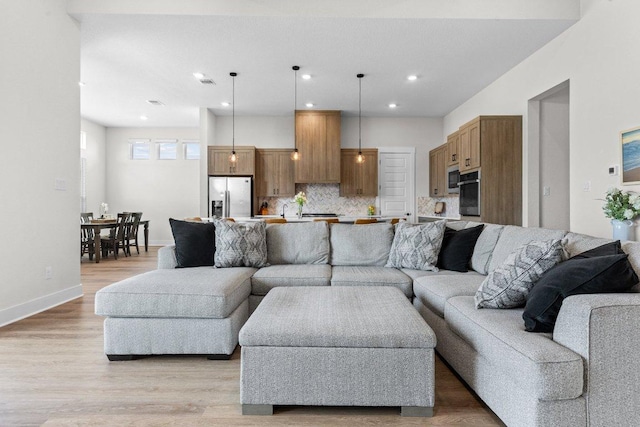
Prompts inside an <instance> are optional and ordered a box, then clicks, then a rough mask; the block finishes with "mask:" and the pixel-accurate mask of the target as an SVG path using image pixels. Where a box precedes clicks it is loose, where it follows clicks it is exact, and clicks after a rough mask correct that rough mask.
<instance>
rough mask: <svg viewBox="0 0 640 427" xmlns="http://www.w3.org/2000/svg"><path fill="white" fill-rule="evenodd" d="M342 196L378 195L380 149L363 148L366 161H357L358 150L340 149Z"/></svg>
mask: <svg viewBox="0 0 640 427" xmlns="http://www.w3.org/2000/svg"><path fill="white" fill-rule="evenodd" d="M340 154H341V159H340V196H341V197H347V196H368V197H376V196H377V195H378V150H377V149H374V148H367V149H364V150H362V155H363V156H364V159H365V160H364V163H357V162H356V158H357V157H358V150H357V149H355V148H343V149H342V150H340Z"/></svg>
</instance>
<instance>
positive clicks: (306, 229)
mask: <svg viewBox="0 0 640 427" xmlns="http://www.w3.org/2000/svg"><path fill="white" fill-rule="evenodd" d="M329 250H330V246H329V227H328V224H327V223H326V222H324V221H322V222H301V223H290V224H269V225H267V262H268V263H269V264H271V265H276V264H328V263H329Z"/></svg>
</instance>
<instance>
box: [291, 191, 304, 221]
mask: <svg viewBox="0 0 640 427" xmlns="http://www.w3.org/2000/svg"><path fill="white" fill-rule="evenodd" d="M293 201H294V202H295V204H297V205H298V218H302V207H303V206H304V204H305V203H307V195H306V194H304V191H301V192H299V193H298V194H296V195H295V197H294V198H293Z"/></svg>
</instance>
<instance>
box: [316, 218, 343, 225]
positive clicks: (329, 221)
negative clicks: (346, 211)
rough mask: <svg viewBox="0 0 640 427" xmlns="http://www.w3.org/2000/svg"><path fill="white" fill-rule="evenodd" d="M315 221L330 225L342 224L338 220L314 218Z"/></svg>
mask: <svg viewBox="0 0 640 427" xmlns="http://www.w3.org/2000/svg"><path fill="white" fill-rule="evenodd" d="M313 221H314V222H320V221H324V222H328V223H329V224H334V223H337V222H340V220H339V219H338V218H314V219H313Z"/></svg>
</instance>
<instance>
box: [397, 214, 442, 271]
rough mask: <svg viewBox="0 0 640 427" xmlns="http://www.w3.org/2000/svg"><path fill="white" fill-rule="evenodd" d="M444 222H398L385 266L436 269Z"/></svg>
mask: <svg viewBox="0 0 640 427" xmlns="http://www.w3.org/2000/svg"><path fill="white" fill-rule="evenodd" d="M445 224H446V221H436V222H430V223H426V224H409V223H407V222H401V223H399V224H398V225H397V226H396V234H395V236H394V237H393V244H392V245H391V251H390V252H389V261H387V265H386V266H385V267H395V268H411V269H414V270H431V271H438V268H437V267H436V263H437V262H438V254H439V253H440V247H441V246H442V237H443V236H444V227H445Z"/></svg>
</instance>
